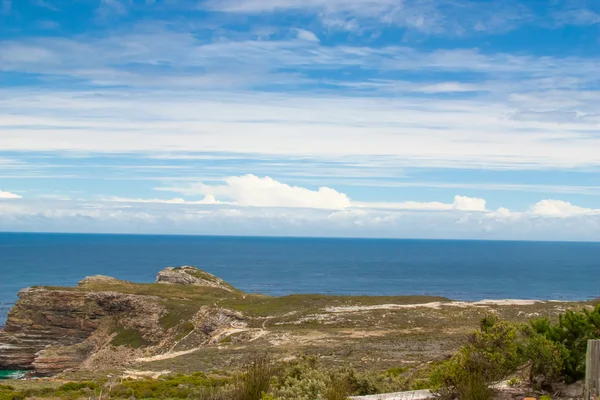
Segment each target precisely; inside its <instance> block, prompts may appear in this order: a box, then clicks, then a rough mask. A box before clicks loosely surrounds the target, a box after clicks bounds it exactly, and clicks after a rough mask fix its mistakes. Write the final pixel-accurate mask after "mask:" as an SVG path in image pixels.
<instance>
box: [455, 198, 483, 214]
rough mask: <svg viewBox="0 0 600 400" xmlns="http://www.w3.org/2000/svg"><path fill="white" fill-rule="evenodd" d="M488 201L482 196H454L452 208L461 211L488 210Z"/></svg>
mask: <svg viewBox="0 0 600 400" xmlns="http://www.w3.org/2000/svg"><path fill="white" fill-rule="evenodd" d="M485 205H486V201H485V200H484V199H480V198H474V197H467V196H454V204H452V208H453V209H455V210H460V211H486V208H485Z"/></svg>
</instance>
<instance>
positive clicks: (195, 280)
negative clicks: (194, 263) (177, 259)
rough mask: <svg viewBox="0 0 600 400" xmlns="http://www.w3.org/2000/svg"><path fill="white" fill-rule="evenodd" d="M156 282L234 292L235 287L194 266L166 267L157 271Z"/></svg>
mask: <svg viewBox="0 0 600 400" xmlns="http://www.w3.org/2000/svg"><path fill="white" fill-rule="evenodd" d="M156 283H160V284H168V285H193V286H205V287H213V288H218V289H223V290H227V291H229V292H234V291H235V290H236V289H235V288H234V287H233V286H231V285H230V284H228V283H227V282H225V281H224V280H222V279H221V278H218V277H216V276H214V275H212V274H209V273H208V272H205V271H202V270H200V269H198V268H196V267H190V266H183V267H177V268H173V267H168V268H165V269H163V270H162V271H160V272H159V273H158V276H157V277H156Z"/></svg>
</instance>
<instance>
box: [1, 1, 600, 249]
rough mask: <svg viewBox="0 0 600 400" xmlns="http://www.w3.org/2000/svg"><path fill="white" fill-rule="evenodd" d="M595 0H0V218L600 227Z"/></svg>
mask: <svg viewBox="0 0 600 400" xmlns="http://www.w3.org/2000/svg"><path fill="white" fill-rule="evenodd" d="M599 69H600V3H598V2H597V1H592V0H589V1H586V0H572V1H559V0H549V1H524V0H522V1H510V0H509V1H454V0H437V1H433V0H404V1H401V0H303V1H292V0H218V1H216V0H213V1H202V0H196V1H188V0H70V1H67V0H0V231H2V230H5V231H58V232H121V233H126V232H131V233H186V234H244V235H246V234H251V235H254V234H256V235H309V236H366V237H420V238H421V237H422V238H490V239H530V240H600V202H599V199H600V182H599V179H598V177H599V174H598V172H599V168H600V152H599V150H600V74H599V72H600V71H599Z"/></svg>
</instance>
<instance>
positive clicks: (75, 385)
mask: <svg viewBox="0 0 600 400" xmlns="http://www.w3.org/2000/svg"><path fill="white" fill-rule="evenodd" d="M99 387H100V385H98V384H97V383H96V382H68V383H65V384H64V385H61V386H59V387H58V391H60V392H75V391H81V390H84V389H91V390H95V389H98V388H99Z"/></svg>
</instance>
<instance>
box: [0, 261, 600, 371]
mask: <svg viewBox="0 0 600 400" xmlns="http://www.w3.org/2000/svg"><path fill="white" fill-rule="evenodd" d="M593 303H594V301H585V302H564V301H557V300H546V301H544V300H537V299H536V300H531V299H502V300H494V299H491V300H490V299H488V300H480V301H475V302H466V301H452V300H450V299H448V298H445V297H439V296H339V295H330V294H313V295H310V294H297V295H288V296H282V297H274V296H266V295H261V294H253V293H246V292H243V291H241V290H239V289H237V288H235V287H234V286H232V285H230V284H229V283H227V282H225V281H224V280H222V279H220V278H218V277H216V276H214V275H211V274H210V273H207V272H205V271H202V270H200V269H197V268H194V267H190V266H183V267H177V268H166V269H164V270H162V271H160V272H159V273H158V275H157V277H156V280H155V283H153V284H139V283H134V282H129V281H122V280H118V279H115V278H111V277H107V276H93V277H88V278H85V279H83V280H82V281H80V282H79V284H78V285H77V286H61V287H57V286H40V287H32V288H29V289H24V290H22V291H21V292H20V293H19V301H18V302H17V304H16V305H15V307H14V308H13V309H12V311H11V314H10V315H11V318H10V319H9V321H8V323H7V328H8V329H4V331H3V332H1V331H0V347H3V348H4V349H5V350H4V351H3V352H2V353H0V369H14V370H19V369H34V370H35V372H36V374H38V375H42V376H45V375H54V374H56V373H59V372H61V371H64V370H70V369H81V368H83V369H85V370H104V369H114V368H117V369H119V368H124V367H127V368H129V369H131V368H132V367H134V368H133V369H140V368H141V370H157V371H162V370H166V369H169V370H171V369H173V368H176V369H178V370H181V371H185V370H187V368H189V367H190V366H192V365H194V368H201V369H214V368H217V369H218V368H222V367H223V366H224V363H225V364H226V363H227V362H231V360H234V359H237V358H238V357H239V356H240V354H251V353H253V352H257V351H258V352H269V353H272V354H277V355H278V357H282V358H287V357H294V356H297V354H299V353H302V352H310V353H317V354H338V355H337V356H334V357H333V358H330V359H329V361H330V362H333V361H334V360H336V359H337V358H339V357H341V359H343V360H344V362H348V363H351V364H356V365H359V366H361V365H362V366H363V367H362V368H364V367H366V365H370V366H372V365H371V364H373V365H378V366H379V367H381V368H384V369H385V367H390V366H393V365H394V363H397V357H392V358H390V356H389V352H390V351H392V352H398V351H400V353H401V354H402V355H400V356H399V357H400V359H402V360H403V363H404V364H406V365H412V364H414V363H420V362H426V361H428V360H434V359H436V358H438V357H441V356H443V355H444V354H448V353H449V352H452V351H453V350H454V349H455V347H456V345H457V343H459V341H460V338H461V337H464V335H465V334H466V333H468V332H469V331H470V330H472V329H474V328H476V327H477V326H478V325H479V321H480V320H481V318H483V317H484V316H485V315H487V314H490V313H493V314H496V315H498V316H501V317H502V318H504V319H506V320H508V321H514V322H519V321H520V322H526V321H528V320H529V319H532V318H537V317H542V316H544V317H549V318H554V317H555V316H557V315H558V314H560V313H562V312H564V311H565V310H567V309H571V308H579V309H580V308H591V307H593ZM424 341H426V342H427V343H429V348H427V349H423V347H422V346H423V342H424ZM399 342H400V343H403V345H402V346H401V347H400V348H398V343H399ZM23 343H28V344H27V345H25V346H23ZM402 349H403V350H402ZM174 363H175V364H174ZM174 365H180V366H179V367H174Z"/></svg>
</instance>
